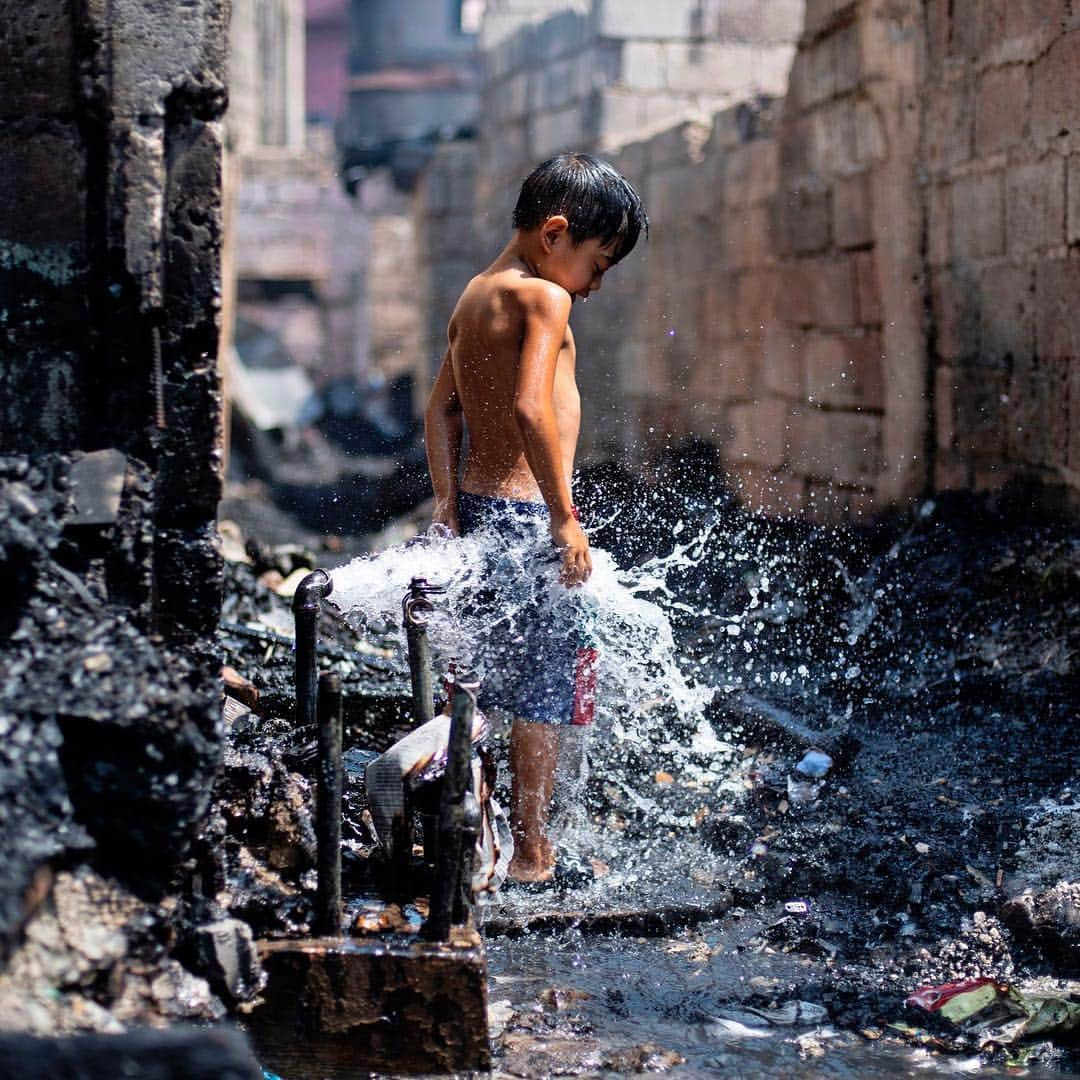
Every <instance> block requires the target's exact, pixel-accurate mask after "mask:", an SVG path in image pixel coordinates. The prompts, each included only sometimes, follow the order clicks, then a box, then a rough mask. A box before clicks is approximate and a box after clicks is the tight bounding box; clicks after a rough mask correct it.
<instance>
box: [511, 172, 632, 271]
mask: <svg viewBox="0 0 1080 1080" xmlns="http://www.w3.org/2000/svg"><path fill="white" fill-rule="evenodd" d="M555 214H562V215H563V216H564V217H565V218H566V219H567V221H569V222H570V238H571V239H572V240H573V241H574V243H575V244H580V243H581V242H582V241H583V240H591V239H592V238H593V237H600V239H601V240H602V241H603V243H604V245H605V246H606V245H607V244H610V243H611V241H612V240H616V239H617V240H618V241H619V243H618V247H617V249H616V251H615V261H616V262H618V261H619V259H621V258H623V256H625V255H629V254H630V252H631V251H633V250H634V245H635V244H636V243H637V241H638V236H640V235H641V232H642V230H644V231H645V235H646V236H647V235H648V233H649V217H648V215H647V214H646V213H645V206H644V204H643V203H642V201H641V196H640V195H638V193H637V192H636V191H635V190H634V189H633V188H632V187H631V186H630V182H629V181H628V180H627V179H626V178H625V177H624V176H623V175H622V174H621V173H619V172H617V171H616V170H615V169H614V168H612V166H610V165H609V164H608V163H607V162H606V161H601V160H600V159H599V158H595V157H593V156H592V154H559V155H558V157H553V158H551V159H549V160H548V161H545V162H544V163H543V165H538V166H537V167H536V168H535V169H534V170H533V171H532V173H531V174H530V175H529V177H528V178H527V179H526V181H525V183H524V184H522V185H521V193H520V194H519V195H518V201H517V206H515V207H514V228H515V229H535V228H537V227H538V226H540V225H543V223H544V222H545V221H546V220H547V219H548V218H550V217H553V216H554V215H555Z"/></svg>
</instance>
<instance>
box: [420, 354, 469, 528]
mask: <svg viewBox="0 0 1080 1080" xmlns="http://www.w3.org/2000/svg"><path fill="white" fill-rule="evenodd" d="M463 430H464V418H463V416H462V412H461V399H460V398H459V397H458V392H457V384H456V383H455V382H454V368H453V365H452V364H451V363H450V350H449V349H447V350H446V355H445V356H444V357H443V362H442V366H441V367H440V368H439V374H438V375H437V376H436V378H435V385H434V386H433V387H432V388H431V396H430V397H429V398H428V403H427V409H426V410H425V411H424V446H425V449H426V450H427V460H428V472H429V473H430V475H431V487H432V490H433V491H434V492H435V510H434V513H433V514H432V515H431V520H432V523H433V524H434V523H441V524H443V525H446V526H447V527H448V528H449V529H450V531H451V532H453V533H454V535H455V536H456V535H457V534H458V533H459V532H460V531H461V530H460V527H459V525H458V517H457V494H458V463H459V461H460V458H461V438H462V433H463Z"/></svg>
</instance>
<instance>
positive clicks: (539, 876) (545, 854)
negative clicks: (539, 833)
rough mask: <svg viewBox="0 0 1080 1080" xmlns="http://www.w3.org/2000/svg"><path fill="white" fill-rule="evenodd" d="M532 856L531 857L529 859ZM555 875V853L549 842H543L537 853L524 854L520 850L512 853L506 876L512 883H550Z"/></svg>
mask: <svg viewBox="0 0 1080 1080" xmlns="http://www.w3.org/2000/svg"><path fill="white" fill-rule="evenodd" d="M529 854H532V855H533V857H531V858H530V857H529ZM554 873H555V851H554V849H553V848H552V846H551V843H550V841H548V840H544V841H543V843H542V845H541V849H540V851H539V852H538V853H526V852H525V851H522V850H521V848H520V847H519V848H517V849H516V850H515V851H514V857H513V858H512V859H511V860H510V866H509V867H508V868H507V871H506V876H507V877H509V878H511V879H512V880H513V881H521V882H538V881H550V880H551V878H552V876H553V875H554Z"/></svg>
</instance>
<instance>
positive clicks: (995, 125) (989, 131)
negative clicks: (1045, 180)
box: [975, 64, 1031, 157]
mask: <svg viewBox="0 0 1080 1080" xmlns="http://www.w3.org/2000/svg"><path fill="white" fill-rule="evenodd" d="M1030 93H1031V71H1030V68H1029V66H1028V65H1027V64H1010V65H1009V66H1008V67H1001V68H992V69H991V70H989V71H985V72H983V74H982V75H981V76H980V77H979V85H978V97H977V98H976V104H975V149H976V152H977V153H978V154H979V156H980V157H985V156H986V155H988V154H995V153H998V152H999V151H1001V150H1008V149H1009V147H1011V146H1015V145H1016V144H1017V143H1019V142H1020V141H1021V140H1022V139H1023V137H1024V130H1025V128H1026V126H1027V121H1028V102H1029V98H1030Z"/></svg>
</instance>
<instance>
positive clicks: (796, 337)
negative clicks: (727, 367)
mask: <svg viewBox="0 0 1080 1080" xmlns="http://www.w3.org/2000/svg"><path fill="white" fill-rule="evenodd" d="M756 347H757V348H758V354H759V356H760V357H761V360H762V364H761V369H762V383H763V385H764V388H765V389H766V390H767V391H768V392H769V393H771V394H775V395H776V396H777V397H782V398H788V399H790V400H795V401H798V400H801V399H802V397H803V396H804V394H805V384H806V380H805V378H804V375H803V369H804V367H805V363H804V352H805V349H806V335H805V334H804V333H803V332H802V331H800V330H791V329H789V328H787V327H784V326H780V325H779V324H777V323H770V324H769V325H768V326H767V327H766V328H765V346H764V350H763V351H762V350H761V348H760V346H756Z"/></svg>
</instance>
